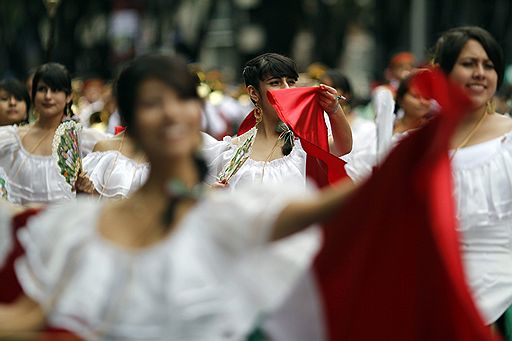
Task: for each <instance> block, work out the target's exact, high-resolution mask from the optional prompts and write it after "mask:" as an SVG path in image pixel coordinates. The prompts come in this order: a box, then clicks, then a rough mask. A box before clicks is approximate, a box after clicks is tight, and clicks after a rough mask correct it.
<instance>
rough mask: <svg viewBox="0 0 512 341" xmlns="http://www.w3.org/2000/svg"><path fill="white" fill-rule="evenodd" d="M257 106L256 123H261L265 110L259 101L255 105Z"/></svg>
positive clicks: (255, 110)
mask: <svg viewBox="0 0 512 341" xmlns="http://www.w3.org/2000/svg"><path fill="white" fill-rule="evenodd" d="M254 106H255V107H256V108H255V109H254V118H255V119H256V124H258V123H260V122H261V121H262V120H263V110H261V107H260V105H259V104H258V103H256V104H255V105H254Z"/></svg>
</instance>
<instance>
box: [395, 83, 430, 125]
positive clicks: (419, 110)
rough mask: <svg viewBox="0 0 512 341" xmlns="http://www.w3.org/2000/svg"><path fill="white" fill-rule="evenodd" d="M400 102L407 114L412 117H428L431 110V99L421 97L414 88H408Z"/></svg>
mask: <svg viewBox="0 0 512 341" xmlns="http://www.w3.org/2000/svg"><path fill="white" fill-rule="evenodd" d="M399 104H400V107H401V108H402V110H403V111H404V114H405V116H407V117H410V118H414V119H421V118H426V116H427V114H428V113H429V112H430V101H429V100H428V99H425V98H422V97H420V96H419V95H418V94H417V93H416V91H415V90H414V89H413V88H410V89H409V90H407V92H406V93H405V95H404V97H403V98H402V100H401V101H400V103H399Z"/></svg>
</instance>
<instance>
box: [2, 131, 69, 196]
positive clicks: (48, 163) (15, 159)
mask: <svg viewBox="0 0 512 341" xmlns="http://www.w3.org/2000/svg"><path fill="white" fill-rule="evenodd" d="M0 167H2V168H3V169H4V171H5V173H6V175H7V178H8V182H9V187H10V193H9V200H11V201H12V202H13V203H16V204H22V205H24V204H29V203H50V202H58V201H64V200H69V199H72V198H74V197H75V195H76V194H75V192H74V191H73V190H72V188H71V185H69V184H68V183H67V182H66V179H65V178H64V177H63V176H62V175H61V174H60V171H59V168H58V166H57V162H56V161H55V159H54V158H53V156H52V155H48V156H41V155H34V154H30V153H29V152H28V151H27V150H26V149H25V148H24V147H23V145H22V144H21V140H20V137H19V134H18V127H16V126H5V127H0Z"/></svg>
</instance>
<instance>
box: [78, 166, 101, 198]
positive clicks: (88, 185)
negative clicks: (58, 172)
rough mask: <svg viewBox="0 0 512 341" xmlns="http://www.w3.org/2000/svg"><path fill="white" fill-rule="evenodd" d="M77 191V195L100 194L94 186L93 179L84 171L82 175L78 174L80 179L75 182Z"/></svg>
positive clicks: (81, 171)
mask: <svg viewBox="0 0 512 341" xmlns="http://www.w3.org/2000/svg"><path fill="white" fill-rule="evenodd" d="M75 190H76V191H77V193H86V194H94V195H98V194H99V193H98V191H96V188H94V184H93V183H92V181H91V179H90V178H89V176H88V175H87V174H86V173H85V172H84V171H83V170H80V173H79V174H78V178H77V179H76V182H75Z"/></svg>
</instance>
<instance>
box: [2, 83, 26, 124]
mask: <svg viewBox="0 0 512 341" xmlns="http://www.w3.org/2000/svg"><path fill="white" fill-rule="evenodd" d="M26 118H27V103H25V101H24V100H22V99H17V98H16V97H14V96H13V95H12V94H10V93H9V92H7V91H5V90H3V89H0V125H2V126H4V125H11V124H14V123H19V122H21V121H23V120H25V119H26Z"/></svg>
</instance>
